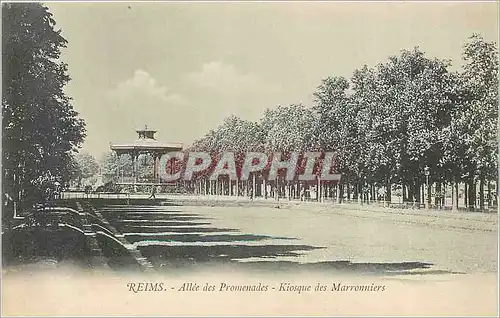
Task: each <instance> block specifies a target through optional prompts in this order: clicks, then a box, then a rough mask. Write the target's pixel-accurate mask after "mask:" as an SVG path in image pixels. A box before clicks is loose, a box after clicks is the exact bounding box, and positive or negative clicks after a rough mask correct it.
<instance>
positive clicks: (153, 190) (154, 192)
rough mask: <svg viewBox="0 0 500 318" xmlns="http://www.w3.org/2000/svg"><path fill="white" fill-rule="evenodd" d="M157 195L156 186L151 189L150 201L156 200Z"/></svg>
mask: <svg viewBox="0 0 500 318" xmlns="http://www.w3.org/2000/svg"><path fill="white" fill-rule="evenodd" d="M155 194H156V187H155V186H153V187H152V188H151V195H150V196H149V198H148V199H156V196H155Z"/></svg>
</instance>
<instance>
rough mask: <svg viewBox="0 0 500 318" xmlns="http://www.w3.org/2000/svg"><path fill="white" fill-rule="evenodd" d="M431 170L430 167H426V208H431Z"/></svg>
mask: <svg viewBox="0 0 500 318" xmlns="http://www.w3.org/2000/svg"><path fill="white" fill-rule="evenodd" d="M430 170H431V169H430V168H429V167H428V166H425V168H424V174H425V179H426V185H427V200H426V201H425V208H426V209H428V208H429V203H430V199H431V198H430V191H429V175H430V174H431V171H430Z"/></svg>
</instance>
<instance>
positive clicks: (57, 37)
mask: <svg viewBox="0 0 500 318" xmlns="http://www.w3.org/2000/svg"><path fill="white" fill-rule="evenodd" d="M55 24H56V23H55V21H54V19H53V18H52V14H51V13H50V12H49V11H48V8H47V7H44V6H43V5H41V4H39V3H7V4H3V5H2V27H3V37H2V49H3V52H2V67H3V83H2V117H3V120H2V128H3V134H2V144H3V153H2V161H3V164H2V173H3V180H4V186H3V189H2V192H3V193H2V194H3V196H4V197H6V196H10V197H12V198H13V199H14V200H15V201H17V203H18V206H20V207H22V208H29V207H30V206H32V204H34V203H36V202H37V201H39V200H40V199H41V198H42V196H43V193H44V192H45V189H46V187H47V186H48V184H49V183H50V182H53V181H54V180H55V179H64V178H67V176H68V174H69V171H70V163H71V157H72V154H73V153H74V152H75V151H76V149H77V148H78V147H79V146H80V145H81V143H82V142H83V139H84V137H85V123H84V121H83V120H82V119H80V118H78V113H77V112H76V111H75V110H74V109H73V107H72V105H71V103H70V98H69V97H68V96H66V95H65V93H64V91H63V88H64V86H65V85H66V84H67V83H68V81H69V80H70V78H69V76H68V74H67V65H66V64H65V63H62V62H61V61H60V60H59V58H60V54H61V49H62V48H64V47H66V43H67V41H66V40H65V39H64V38H63V37H62V36H61V31H60V30H55ZM3 211H5V209H3ZM8 214H9V213H8V212H7V213H4V216H7V215H8Z"/></svg>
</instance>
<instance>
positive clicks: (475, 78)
mask: <svg viewBox="0 0 500 318" xmlns="http://www.w3.org/2000/svg"><path fill="white" fill-rule="evenodd" d="M462 57H463V60H464V62H465V64H464V66H463V71H462V72H461V73H459V74H458V76H459V85H460V87H459V90H460V95H459V96H460V99H459V100H458V101H457V106H458V107H457V109H456V111H455V113H454V114H453V117H452V123H451V125H450V128H449V134H448V135H449V138H448V142H447V154H448V158H447V159H448V162H450V163H452V164H453V165H454V166H455V167H457V168H458V169H455V170H454V179H455V181H460V180H461V181H465V182H466V184H467V188H468V193H467V198H468V202H466V203H467V205H468V207H469V209H471V210H473V209H474V207H475V204H476V182H477V181H479V186H480V191H479V193H480V198H479V201H480V207H481V208H483V207H484V196H483V192H484V183H485V182H488V183H489V181H490V180H496V179H497V175H496V173H497V167H498V141H497V133H498V126H497V125H498V50H497V46H496V44H495V43H492V42H486V41H485V40H484V39H483V38H482V37H481V36H479V35H477V34H474V35H473V36H471V37H470V38H469V39H468V41H467V43H466V44H465V45H464V51H463V56H462ZM490 203H491V202H490Z"/></svg>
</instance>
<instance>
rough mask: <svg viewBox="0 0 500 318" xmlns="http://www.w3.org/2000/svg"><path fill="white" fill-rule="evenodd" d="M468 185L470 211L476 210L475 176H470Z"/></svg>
mask: <svg viewBox="0 0 500 318" xmlns="http://www.w3.org/2000/svg"><path fill="white" fill-rule="evenodd" d="M467 182H468V186H467V188H468V189H467V190H468V195H467V198H468V202H467V203H468V205H467V206H468V209H469V211H474V209H475V207H476V184H475V182H474V177H470V178H469V180H467Z"/></svg>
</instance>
